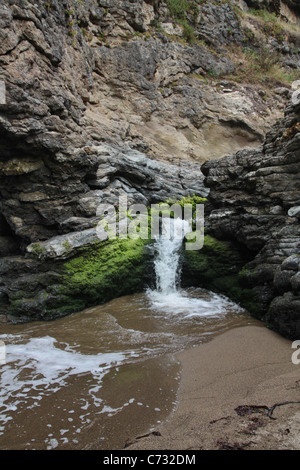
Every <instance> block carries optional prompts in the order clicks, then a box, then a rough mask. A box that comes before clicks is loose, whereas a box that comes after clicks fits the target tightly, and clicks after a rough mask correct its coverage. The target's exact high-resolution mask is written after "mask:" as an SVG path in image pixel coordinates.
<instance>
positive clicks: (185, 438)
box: [128, 325, 300, 450]
mask: <svg viewBox="0 0 300 470" xmlns="http://www.w3.org/2000/svg"><path fill="white" fill-rule="evenodd" d="M294 351H295V350H294V349H292V342H291V341H289V340H286V339H284V338H282V337H281V336H279V335H278V334H276V333H275V332H273V331H270V330H268V329H267V328H265V327H264V326H259V325H258V326H245V327H240V328H235V329H233V330H230V331H228V332H226V333H224V334H221V335H220V336H218V337H216V338H214V339H213V340H212V341H211V342H209V343H206V344H203V345H200V346H197V347H194V348H192V349H190V350H186V351H184V352H181V353H180V354H178V356H177V357H178V359H179V360H180V362H181V365H182V374H181V382H180V387H179V391H178V404H177V407H176V409H175V410H174V412H173V413H172V414H171V415H170V416H169V418H168V419H167V420H166V421H165V422H164V423H162V424H161V425H160V426H159V427H157V428H155V431H154V432H153V433H152V434H150V435H149V436H148V437H140V436H137V439H136V440H135V441H134V442H132V444H131V445H130V446H129V447H128V450H139V449H140V450H143V449H144V450H156V449H157V450H159V449H164V450H215V449H219V450H241V449H245V450H265V449H266V450H277V449H278V450H287V449H291V450H296V449H297V450H298V449H300V433H299V429H300V364H299V365H295V364H293V363H292V359H291V358H292V353H293V352H294ZM290 402H298V403H290Z"/></svg>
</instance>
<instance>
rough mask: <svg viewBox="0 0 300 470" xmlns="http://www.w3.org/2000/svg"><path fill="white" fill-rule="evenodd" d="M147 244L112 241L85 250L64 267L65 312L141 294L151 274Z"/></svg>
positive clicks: (130, 241) (144, 241)
mask: <svg viewBox="0 0 300 470" xmlns="http://www.w3.org/2000/svg"><path fill="white" fill-rule="evenodd" d="M147 242H148V241H147V240H142V239H137V240H131V239H127V240H120V239H116V240H112V241H106V242H99V243H95V244H93V245H92V246H90V247H88V248H86V249H83V250H81V252H80V253H78V255H77V256H75V257H73V258H72V259H71V260H68V261H67V262H66V263H65V264H64V266H63V276H62V288H61V293H62V300H63V304H64V309H66V308H68V305H70V307H71V309H72V308H73V306H74V304H76V302H77V303H78V302H79V303H80V308H84V307H87V306H91V305H97V304H101V303H103V302H107V301H109V300H111V299H113V298H115V297H119V296H121V295H127V294H132V293H134V292H138V291H141V290H142V289H143V288H144V286H145V282H146V279H147V276H148V275H149V273H150V270H149V266H148V264H149V257H150V252H148V250H147V249H146V245H147Z"/></svg>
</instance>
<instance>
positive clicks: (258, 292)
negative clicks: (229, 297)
mask: <svg viewBox="0 0 300 470" xmlns="http://www.w3.org/2000/svg"><path fill="white" fill-rule="evenodd" d="M297 96H299V92H298V94H297V93H295V94H294V100H293V101H292V102H291V103H290V105H289V106H288V108H287V110H286V113H285V117H284V119H283V120H280V121H279V122H278V123H277V124H276V126H274V128H273V130H272V131H271V132H270V133H268V135H267V137H266V140H265V142H264V144H263V146H262V147H260V148H259V149H257V150H255V151H251V150H250V151H249V150H247V151H241V152H238V153H237V154H235V155H233V156H230V157H226V158H224V159H222V160H218V161H213V162H207V163H205V164H204V165H203V166H202V171H203V173H204V174H205V175H206V179H205V182H206V184H207V186H208V187H209V188H210V197H209V200H210V202H211V204H212V207H211V208H210V210H209V214H208V216H207V218H206V224H207V230H208V232H209V233H210V234H213V235H214V236H215V237H217V238H219V239H223V240H224V239H225V240H228V239H229V240H231V241H232V240H235V241H236V242H237V243H238V244H239V245H240V246H242V247H245V249H247V250H248V252H250V253H252V255H250V256H252V257H253V260H252V261H250V262H249V263H248V264H247V265H245V266H244V269H243V270H242V272H241V273H240V284H241V286H245V287H248V288H250V289H251V290H252V293H253V299H256V300H257V304H256V312H255V314H256V315H257V316H258V317H259V318H263V319H264V320H266V321H267V322H268V323H269V324H270V325H271V326H272V327H273V328H275V329H276V330H277V331H279V332H280V333H282V334H283V335H285V336H287V337H289V338H293V339H296V338H298V337H299V335H300V237H299V235H300V224H299V221H300V191H299V190H300V132H299V131H300V100H299V97H298V98H297Z"/></svg>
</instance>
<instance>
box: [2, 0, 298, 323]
mask: <svg viewBox="0 0 300 470" xmlns="http://www.w3.org/2000/svg"><path fill="white" fill-rule="evenodd" d="M179 3H180V8H179V7H178V2H176V1H169V0H168V1H159V0H153V1H152V0H148V1H142V0H134V1H117V0H85V1H79V0H62V1H58V0H47V1H46V0H45V2H43V3H41V2H36V1H35V0H18V1H14V2H12V1H11V0H4V1H2V3H1V6H0V39H1V41H0V80H1V82H2V83H4V84H5V88H6V93H5V100H2V101H1V104H0V193H1V202H0V241H1V244H0V275H1V281H0V290H1V302H0V304H1V305H0V309H1V312H2V313H4V314H6V313H7V312H9V315H10V317H11V318H12V317H13V316H14V318H19V317H20V316H22V312H23V313H24V312H26V315H25V316H26V318H40V317H43V318H44V317H45V318H48V317H49V318H52V317H53V316H57V315H60V314H61V312H62V310H61V308H60V305H61V304H62V303H63V302H64V300H66V299H64V298H62V297H61V294H59V295H58V293H57V289H58V288H57V287H55V288H52V286H53V285H55V286H58V285H59V283H60V282H61V278H60V276H61V268H62V261H61V258H64V259H65V258H68V259H69V258H71V257H72V256H74V257H76V256H77V251H78V250H79V249H85V248H87V247H88V246H89V245H90V244H91V243H94V242H95V224H96V223H97V221H98V219H97V206H98V205H99V203H102V202H109V203H112V204H116V203H117V200H118V197H119V196H120V195H126V196H127V197H128V200H129V203H131V202H142V203H144V204H150V203H152V202H157V201H163V200H165V199H166V198H170V199H180V198H182V197H185V196H189V195H194V194H195V195H196V196H202V197H203V196H206V195H207V194H208V189H207V188H206V187H205V186H204V185H203V175H202V173H201V170H200V164H201V163H203V162H204V161H206V160H208V159H215V158H220V157H222V156H223V155H225V154H228V153H231V152H233V151H236V150H239V149H242V148H245V147H250V148H255V147H256V146H257V145H259V144H261V143H262V142H263V139H264V136H265V134H266V132H268V131H269V130H270V129H271V127H272V124H274V123H275V121H276V120H277V119H278V118H279V117H280V116H281V115H282V113H283V109H284V107H285V105H286V102H287V100H288V99H289V98H290V95H291V90H290V86H289V83H290V82H291V81H292V79H295V78H297V76H296V75H297V67H298V66H299V53H298V47H299V46H300V39H299V38H300V36H299V32H298V29H297V25H296V23H295V22H294V23H293V22H292V23H289V24H287V25H286V26H284V27H283V26H282V25H281V24H280V25H279V24H278V23H277V22H275V19H274V17H271V19H269V18H267V19H266V18H265V17H263V18H261V17H260V16H259V15H257V14H253V12H252V11H249V9H248V6H251V5H250V2H247V3H249V5H248V6H247V3H245V2H238V1H236V2H223V1H214V2H206V1H203V2H198V1H183V2H179ZM292 3H293V2H291V1H289V2H284V3H282V7H285V8H287V9H288V14H289V15H290V16H291V18H292V20H293V21H294V20H295V18H296V20H297V8H296V7H294V6H293V4H292ZM254 8H256V5H254ZM256 13H257V12H256ZM296 20H295V21H296ZM262 45H263V46H266V47H262ZM268 51H269V52H268ZM260 52H264V54H262V56H261V55H260V54H259V53H260ZM270 53H271V56H273V55H274V57H276V61H275V62H276V63H274V64H272V63H271V64H270V63H268V60H270ZM260 57H263V60H260V59H259V58H260ZM271 62H272V61H271ZM267 64H268V65H267ZM273 65H275V66H276V67H277V69H276V74H275V69H274V70H273V68H272V67H273ZM271 72H272V73H271ZM279 72H280V74H279ZM283 73H284V75H282V74H283ZM253 74H254V75H253ZM256 80H258V81H256ZM53 247H55V248H53ZM53 250H54V251H53ZM46 254H47V256H48V255H50V254H51V256H50V258H51V260H52V261H51V263H52V264H51V263H49V261H47V259H44V258H47V257H46ZM60 257H61V258H60ZM47 263H48V264H47ZM53 263H54V264H53ZM54 291H55V295H54V293H53V292H54ZM53 296H54V297H55V299H54V300H55V301H53ZM49 299H50V300H49ZM51 299H52V300H51ZM96 300H97V301H101V298H98V297H97V299H95V301H96ZM47 302H49V304H51V308H50V310H51V314H50V313H49V315H48V314H47V313H45V312H47V311H48V310H47V308H46V307H45V304H46V303H47ZM54 304H55V306H53V305H54ZM70 310H72V308H71V307H70Z"/></svg>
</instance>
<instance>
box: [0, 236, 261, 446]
mask: <svg viewBox="0 0 300 470" xmlns="http://www.w3.org/2000/svg"><path fill="white" fill-rule="evenodd" d="M184 230H185V228H183V232H182V236H179V237H173V238H172V239H161V238H160V239H158V240H157V241H156V243H155V272H156V289H154V290H150V289H148V290H147V291H146V292H144V293H140V294H136V295H130V296H125V297H122V298H118V299H115V300H113V301H111V302H109V303H107V304H105V305H101V306H98V307H94V308H90V309H87V310H85V311H83V312H80V313H76V314H73V315H70V316H68V317H65V318H61V319H58V320H55V321H53V322H47V323H46V322H33V323H30V324H22V325H21V324H20V325H1V326H0V328H1V329H0V340H2V341H4V342H5V345H6V363H5V364H3V365H2V366H0V449H109V450H113V449H121V448H123V447H124V446H125V444H126V442H128V441H130V440H132V439H134V438H136V437H137V436H139V435H141V434H143V433H145V432H147V431H149V430H150V429H152V428H153V429H154V428H155V427H156V426H157V425H158V424H159V423H160V422H161V421H162V420H163V419H165V418H166V417H167V416H168V414H169V413H171V412H172V410H173V409H174V408H175V406H176V400H177V390H178V383H179V379H180V364H179V363H178V361H177V360H176V356H175V353H176V352H178V351H180V350H183V349H185V348H189V347H193V346H194V345H199V344H201V343H202V342H204V341H208V340H209V339H211V338H212V337H213V336H214V335H217V334H220V333H222V332H224V331H226V330H228V329H230V328H235V327H238V326H244V325H247V324H251V322H252V321H253V320H252V319H251V318H250V317H249V315H248V314H247V312H245V311H244V310H242V309H241V308H240V307H239V306H237V305H236V304H234V303H232V302H231V301H229V300H228V299H227V298H225V297H223V296H219V295H217V294H215V293H212V292H209V291H206V290H203V289H199V288H191V289H187V290H182V289H181V288H180V275H179V274H180V248H181V245H182V237H183V235H184Z"/></svg>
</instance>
